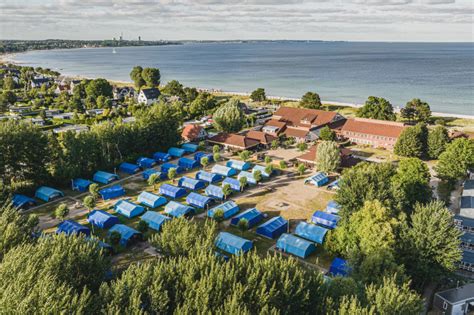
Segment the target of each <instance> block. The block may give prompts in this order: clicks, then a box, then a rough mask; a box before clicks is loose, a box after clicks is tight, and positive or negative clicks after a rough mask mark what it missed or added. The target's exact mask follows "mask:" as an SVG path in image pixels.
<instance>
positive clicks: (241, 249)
mask: <svg viewBox="0 0 474 315" xmlns="http://www.w3.org/2000/svg"><path fill="white" fill-rule="evenodd" d="M215 244H216V247H217V248H219V249H220V250H223V251H225V252H227V253H229V254H233V255H237V256H238V255H240V254H241V253H246V252H248V251H249V250H251V249H252V247H253V244H252V241H249V240H247V239H245V238H242V237H239V236H237V235H234V234H231V233H227V232H220V233H219V235H217V238H216V241H215Z"/></svg>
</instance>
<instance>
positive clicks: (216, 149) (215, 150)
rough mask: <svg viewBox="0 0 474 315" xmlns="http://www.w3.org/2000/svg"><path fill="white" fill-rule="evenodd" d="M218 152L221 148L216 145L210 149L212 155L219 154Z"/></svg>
mask: <svg viewBox="0 0 474 315" xmlns="http://www.w3.org/2000/svg"><path fill="white" fill-rule="evenodd" d="M220 151H221V148H220V147H219V146H218V145H217V144H215V145H214V146H213V147H212V153H219V152H220Z"/></svg>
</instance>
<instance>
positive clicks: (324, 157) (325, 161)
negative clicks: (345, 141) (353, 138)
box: [316, 141, 341, 173]
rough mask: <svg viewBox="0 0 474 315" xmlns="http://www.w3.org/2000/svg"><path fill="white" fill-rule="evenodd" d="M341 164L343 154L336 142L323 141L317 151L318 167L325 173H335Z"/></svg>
mask: <svg viewBox="0 0 474 315" xmlns="http://www.w3.org/2000/svg"><path fill="white" fill-rule="evenodd" d="M339 164H341V152H340V150H339V146H338V145H337V143H336V142H334V141H323V142H321V143H319V144H318V147H317V151H316V167H317V168H318V170H320V171H323V172H327V173H329V172H334V171H335V170H337V168H338V167H339Z"/></svg>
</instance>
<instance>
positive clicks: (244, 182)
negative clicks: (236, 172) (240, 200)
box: [239, 176, 248, 191]
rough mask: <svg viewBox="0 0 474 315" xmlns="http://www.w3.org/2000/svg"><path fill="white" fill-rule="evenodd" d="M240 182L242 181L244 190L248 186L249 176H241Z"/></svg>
mask: <svg viewBox="0 0 474 315" xmlns="http://www.w3.org/2000/svg"><path fill="white" fill-rule="evenodd" d="M239 182H240V190H241V191H243V190H244V189H245V187H246V186H247V182H248V181H247V177H245V176H242V177H241V178H239Z"/></svg>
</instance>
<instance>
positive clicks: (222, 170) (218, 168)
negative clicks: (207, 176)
mask: <svg viewBox="0 0 474 315" xmlns="http://www.w3.org/2000/svg"><path fill="white" fill-rule="evenodd" d="M211 172H212V173H215V174H219V175H222V176H227V177H229V176H235V175H237V170H236V169H235V168H230V167H227V166H224V165H220V164H216V165H214V166H213V167H212V169H211Z"/></svg>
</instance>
